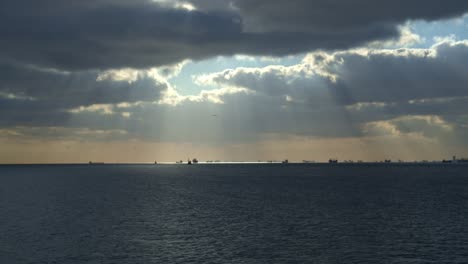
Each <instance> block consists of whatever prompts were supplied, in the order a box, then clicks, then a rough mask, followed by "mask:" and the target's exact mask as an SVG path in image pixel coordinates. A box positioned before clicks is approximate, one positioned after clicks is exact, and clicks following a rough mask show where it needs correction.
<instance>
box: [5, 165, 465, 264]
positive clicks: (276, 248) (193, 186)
mask: <svg viewBox="0 0 468 264" xmlns="http://www.w3.org/2000/svg"><path fill="white" fill-rule="evenodd" d="M0 263H2V264H15V263H132V264H134V263H468V166H461V165H446V166H442V165H441V166H433V165H426V166H410V165H406V166H398V165H373V166H369V165H353V166H345V165H334V166H328V165H293V164H290V165H196V166H195V165H194V166H187V165H179V166H175V165H174V166H171V165H164V166H162V165H158V166H154V165H148V166H145V165H104V166H86V165H84V166H76V165H75V166H72V165H70V166H0Z"/></svg>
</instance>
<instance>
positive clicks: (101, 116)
mask: <svg viewBox="0 0 468 264" xmlns="http://www.w3.org/2000/svg"><path fill="white" fill-rule="evenodd" d="M208 2H209V1H208V0H206V1H204V0H200V1H155V3H154V6H153V5H150V6H147V5H146V4H147V3H146V1H137V2H135V3H136V4H135V3H130V2H125V1H124V2H122V3H120V2H119V3H118V5H122V6H119V7H121V8H122V9H117V10H126V8H129V7H130V6H132V8H129V9H128V10H131V12H129V13H128V14H127V13H126V12H124V13H123V14H120V13H115V14H120V16H122V19H123V20H122V21H125V23H128V24H127V25H126V27H127V29H126V30H127V31H126V32H127V33H126V34H122V33H123V31H118V32H120V33H118V34H117V35H112V34H114V32H116V31H112V30H108V29H104V30H103V31H102V32H100V31H99V30H101V29H99V28H98V27H96V29H93V30H96V32H91V31H92V30H91V29H90V30H89V31H90V34H91V35H90V36H95V37H96V36H98V35H100V34H101V35H102V34H103V33H105V34H108V35H106V37H107V38H108V39H113V41H114V42H111V43H107V42H106V41H107V40H108V39H100V40H99V43H100V45H103V46H106V45H109V46H108V49H105V50H106V51H109V50H114V51H115V50H117V51H119V52H114V53H112V54H111V55H112V56H110V55H109V54H104V53H103V54H97V53H96V54H95V53H94V52H95V50H92V49H89V50H87V51H86V52H83V53H82V54H81V55H78V53H77V55H76V59H74V60H72V59H70V58H69V59H68V60H66V59H64V58H60V57H51V58H48V59H47V60H45V59H44V60H43V61H42V60H40V59H38V58H40V57H41V56H42V55H44V54H52V55H54V56H59V55H58V54H59V53H60V52H59V51H58V50H56V51H54V52H49V53H47V52H44V51H43V50H40V49H39V50H35V49H33V48H31V49H28V52H29V53H28V55H27V56H26V55H24V56H23V54H22V55H21V56H19V55H17V54H16V53H15V51H14V50H12V51H11V52H4V53H2V54H4V55H2V54H0V56H4V57H8V56H16V57H15V59H16V61H18V63H16V64H8V63H6V64H1V65H0V66H1V67H2V68H1V69H2V74H3V76H4V77H5V76H7V77H8V78H3V79H4V83H3V84H2V85H0V104H1V106H0V107H1V110H2V118H1V120H0V121H1V122H0V123H1V125H2V126H1V127H0V139H1V140H2V143H4V144H3V145H2V146H5V147H4V148H3V150H2V151H0V152H1V153H2V154H0V155H3V156H2V160H9V161H10V162H14V161H15V162H16V161H20V160H21V158H20V156H21V155H26V153H27V150H28V148H30V149H31V153H35V154H31V155H29V156H28V155H26V157H28V158H27V160H31V161H35V160H40V161H44V162H45V161H48V162H53V161H60V162H71V161H74V160H75V161H78V160H79V161H87V160H89V159H90V158H91V157H92V158H93V159H96V160H104V161H109V162H111V161H119V162H122V161H125V160H127V161H151V160H153V159H158V160H169V161H175V160H178V159H186V158H187V156H191V157H193V156H197V157H200V158H203V159H213V160H215V159H224V160H228V159H230V160H258V159H264V160H265V159H277V160H280V159H284V158H289V159H291V160H294V159H295V160H302V159H310V160H326V159H328V158H329V157H339V158H343V159H344V158H346V159H371V158H378V159H384V158H390V157H391V158H392V159H398V158H401V159H415V158H423V157H424V158H425V159H436V158H443V157H445V156H447V155H448V156H450V155H451V154H454V153H455V154H460V155H461V154H463V153H465V154H468V153H466V149H468V148H466V146H468V142H466V138H468V137H466V136H467V135H468V132H467V126H468V121H467V120H468V109H467V108H466V105H467V103H468V101H467V98H468V92H467V90H466V83H467V82H468V80H467V79H466V77H465V75H466V74H465V72H466V70H468V68H467V64H466V61H467V58H468V42H467V41H466V40H465V39H467V38H468V34H467V33H466V32H465V31H466V30H464V29H466V25H467V23H466V16H465V17H460V16H459V13H460V12H459V11H453V10H455V9H453V10H452V9H450V8H448V9H447V10H449V11H448V14H440V16H439V15H437V16H436V17H435V18H434V17H431V14H429V15H427V17H426V18H424V17H423V18H421V17H417V16H416V17H415V18H414V19H410V18H408V19H406V20H401V21H400V20H398V21H400V22H398V23H396V22H395V23H392V24H390V25H386V27H382V28H381V30H382V31H381V35H379V34H376V33H375V32H374V31H373V30H374V29H373V28H369V27H367V26H363V25H360V24H354V22H353V23H351V24H347V23H344V22H346V21H338V20H337V21H336V23H334V24H329V25H325V24H323V23H325V22H324V21H322V20H320V18H311V17H309V16H305V15H304V14H303V13H302V11H301V10H295V11H294V10H292V11H294V12H297V16H296V17H292V18H290V19H287V20H284V21H281V20H278V21H270V20H269V19H270V15H274V14H276V15H278V16H280V17H281V16H282V14H279V13H277V11H278V10H273V9H272V10H269V12H271V13H263V12H264V11H262V10H254V9H253V8H252V6H251V2H247V1H244V0H235V1H233V2H232V3H233V4H232V5H231V6H223V5H222V3H221V2H218V4H208ZM102 4H103V5H106V3H105V2H103V3H102ZM301 4H304V5H309V4H312V5H313V3H312V2H310V3H309V2H307V3H306V2H304V3H301ZM128 5H130V6H128ZM133 5H134V6H133ZM282 5H283V3H279V2H278V3H277V5H276V6H275V5H273V6H272V8H273V7H278V6H282ZM160 6H161V7H162V8H160ZM142 7H145V8H142ZM249 7H250V8H251V9H249ZM77 8H81V9H82V10H84V11H83V12H90V14H93V12H96V10H98V9H96V8H98V6H94V7H92V8H90V7H89V6H87V5H86V4H79V5H78V6H77ZM140 8H141V9H142V10H144V11H140ZM337 8H339V7H337ZM64 9H65V11H67V8H64ZM81 9H80V10H81ZM450 10H451V11H450ZM65 11H64V12H65ZM292 11H291V12H292ZM361 11H362V10H361ZM361 11H359V12H361ZM107 12H110V13H112V12H118V11H116V10H114V9H112V7H109V9H108V10H107ZM132 12H135V13H132ZM255 12H258V13H255ZM337 12H342V10H341V9H340V10H338V11H337ZM99 14H100V15H105V14H106V13H102V14H101V13H99ZM148 14H151V15H148ZM155 14H157V15H155ZM146 15H148V16H146ZM364 15H365V14H364ZM127 16H128V17H127ZM452 16H454V18H453V19H446V17H452ZM90 17H91V18H92V17H93V16H90ZM136 17H138V18H139V19H137V20H135V19H134V18H136ZM157 17H159V18H160V20H157V19H156V18H157ZM91 18H90V19H91ZM364 18H365V19H369V20H373V19H375V17H373V16H368V17H367V16H364ZM364 18H363V19H364ZM441 18H444V20H441ZM153 19H156V20H153ZM314 19H317V20H314ZM343 19H346V17H344V18H343ZM425 20H428V21H431V22H427V21H425ZM132 21H140V23H141V24H132V23H133V22H132ZM171 21H172V22H171ZM169 22H171V23H172V24H171V23H169ZM253 22H255V23H257V25H258V26H257V27H256V28H255V29H254V28H251V30H248V29H246V28H245V27H246V26H248V25H252V23H253ZM115 23H117V22H115ZM309 23H313V24H314V25H315V26H316V27H315V28H313V27H306V25H308V24H309ZM386 23H387V22H386ZM110 24H112V23H110ZM166 24H171V27H167V25H166ZM317 25H321V26H323V28H328V29H327V30H328V31H330V30H332V31H333V30H336V32H339V34H338V33H336V34H335V36H330V35H327V34H326V33H324V32H327V31H324V30H323V28H318V26H317ZM376 25H380V24H378V23H377V24H376ZM83 26H86V25H83ZM329 27H331V28H329ZM335 27H336V28H335ZM376 27H377V28H378V26H376ZM120 28H124V27H120ZM291 28H293V29H294V30H292V29H291ZM389 28H394V29H395V30H388V29H389ZM161 29H163V30H161ZM461 29H463V30H461ZM21 30H25V29H21ZM37 30H40V28H38V29H37ZM49 30H55V28H49ZM71 30H72V31H73V30H74V29H73V28H72V29H71ZM158 30H159V31H158ZM298 30H300V31H301V32H299V33H301V34H298V32H297V31H298ZM47 32H48V31H46V32H45V33H44V34H46V33H47ZM246 32H247V33H246ZM330 32H331V31H330ZM343 32H344V33H343ZM346 32H354V33H355V34H354V33H353V34H352V36H347V35H346ZM356 32H357V33H356ZM95 33H96V35H93V34H95ZM98 33H99V34H98ZM149 33H151V34H149ZM18 34H19V33H18ZM25 34H27V32H26V33H25ZM158 34H159V35H158ZM276 34H277V35H276ZM282 34H283V35H282ZM340 34H343V35H340ZM359 34H362V35H360V36H359V37H360V38H361V39H354V38H355V37H357V35H359ZM366 34H367V35H366ZM127 35H128V36H130V37H131V38H130V39H129V40H126V39H125V37H126V36H127ZM153 35H158V36H159V38H158V39H152V36H153ZM338 35H340V36H338ZM28 36H29V35H28ZM44 36H46V35H44ZM278 36H281V37H278ZM316 36H320V39H326V41H325V42H323V43H322V42H320V41H317V40H315V41H314V38H316ZM43 39H44V41H46V40H47V41H53V39H51V40H49V39H48V38H47V37H44V38H43ZM90 39H92V38H90ZM7 40H8V41H13V40H14V39H13V40H11V39H7ZM194 40H196V43H197V44H196V45H195V44H193V43H195V42H193V43H192V41H194ZM31 41H32V40H31ZM51 43H52V42H51ZM299 43H307V45H300V44H299ZM82 44H83V45H84V46H86V45H85V44H86V42H83V43H82ZM114 44H118V45H117V46H115V45H114ZM54 45H55V44H54ZM56 45H57V46H61V47H64V49H65V48H69V47H71V45H70V44H69V43H68V44H67V43H65V44H64V43H58V44H56ZM119 45H120V46H119ZM328 45H331V46H330V48H328ZM49 46H50V45H49ZM306 46H307V47H306ZM11 47H12V46H11V45H10V46H8V47H4V48H5V49H11ZM135 47H137V48H135ZM256 47H262V48H261V49H259V48H256ZM263 48H264V49H263ZM77 51H78V50H77ZM65 53H66V54H71V53H70V52H68V53H67V52H65ZM5 54H6V55H5ZM38 54H40V55H41V56H38ZM73 54H74V53H73ZM89 54H94V57H89V58H85V56H87V55H89ZM28 56H29V58H30V59H28V58H27V57H28ZM43 57H46V56H45V55H44V56H43ZM104 57H105V58H108V59H106V60H102V59H101V58H104ZM150 57H151V59H148V58H150ZM23 60H25V61H27V63H28V64H27V66H24V65H23V62H22V61H23ZM5 61H11V58H9V59H8V60H5ZM90 61H92V63H90ZM44 139H45V141H44ZM42 141H44V142H45V143H42ZM25 142H27V143H25ZM80 144H81V145H83V146H88V144H94V145H95V146H99V147H96V148H92V147H90V146H88V147H89V149H90V150H92V151H87V150H86V148H84V147H80ZM145 144H146V147H145ZM48 145H49V146H53V147H49V148H48V147H47V146H48ZM126 149H128V150H131V151H126ZM133 149H135V151H133ZM431 149H432V150H437V151H429V150H431ZM138 150H141V151H140V153H136V152H138ZM15 153H16V154H15ZM46 153H49V154H47V155H46ZM83 153H86V154H83ZM431 153H432V154H431ZM83 157H89V158H84V160H83ZM99 157H101V158H99ZM0 162H2V161H1V160H0Z"/></svg>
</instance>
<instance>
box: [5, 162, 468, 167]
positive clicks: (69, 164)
mask: <svg viewBox="0 0 468 264" xmlns="http://www.w3.org/2000/svg"><path fill="white" fill-rule="evenodd" d="M186 165H187V164H186V163H183V164H180V163H179V164H177V163H175V162H174V163H169V162H161V163H158V164H154V163H149V162H148V163H144V162H140V163H93V164H89V163H88V162H86V163H4V164H2V163H0V166H86V167H102V166H152V167H158V166H186ZM217 165H270V166H284V167H287V166H291V165H293V166H297V165H301V166H311V167H313V166H329V167H340V166H366V165H367V166H388V167H391V166H414V165H417V166H468V162H453V163H447V162H339V163H329V162H309V163H306V162H289V163H287V164H283V163H281V162H212V163H211V162H208V163H207V162H200V163H199V164H196V165H193V166H194V167H196V166H217Z"/></svg>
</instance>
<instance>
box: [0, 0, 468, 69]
mask: <svg viewBox="0 0 468 264" xmlns="http://www.w3.org/2000/svg"><path fill="white" fill-rule="evenodd" d="M188 7H190V8H188ZM467 10H468V3H465V1H457V0H448V1H445V2H444V4H443V5H440V1H435V0H430V1H428V0H413V1H410V2H408V1H405V2H403V1H402V0H399V1H396V2H395V1H370V0H362V1H359V4H357V3H356V2H350V1H333V2H330V1H324V0H314V1H309V0H307V1H306V0H296V1H293V2H290V1H282V0H273V1H272V0H268V1H267V0H248V1H247V0H233V1H227V0H226V1H206V0H199V1H195V0H193V1H156V2H155V1H146V0H133V1H128V0H117V1H110V0H95V1H88V0H86V1H73V3H71V2H63V1H59V0H46V1H41V3H38V2H37V1H33V0H6V1H2V2H1V3H0V35H1V38H2V41H1V42H0V59H1V60H2V61H6V62H20V63H25V64H33V65H38V66H40V67H49V68H57V69H63V70H91V69H92V70H94V69H101V70H102V69H118V68H149V67H154V66H161V65H167V64H173V63H177V62H180V61H184V60H187V59H192V60H200V59H204V58H208V57H213V56H218V55H235V54H248V55H265V56H282V55H287V54H294V53H300V52H307V51H311V50H316V49H346V48H349V47H353V46H356V45H361V44H363V43H367V42H369V41H376V40H385V39H388V38H392V37H398V35H399V30H398V26H399V25H401V24H403V23H405V22H406V21H407V20H415V19H425V20H438V19H442V18H446V17H453V16H459V15H461V14H463V13H465V12H466V11H467Z"/></svg>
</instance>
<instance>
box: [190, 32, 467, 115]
mask: <svg viewBox="0 0 468 264" xmlns="http://www.w3.org/2000/svg"><path fill="white" fill-rule="evenodd" d="M467 59H468V41H459V42H456V41H444V42H441V43H438V44H436V45H434V46H433V47H431V48H429V49H409V48H402V49H365V48H363V49H355V50H349V51H340V52H334V53H325V52H314V53H311V54H309V55H308V56H306V57H305V59H304V61H303V62H302V63H301V64H297V65H293V66H280V65H279V66H268V67H264V68H236V69H230V70H225V71H223V72H217V73H212V74H207V75H202V76H199V77H197V78H196V82H197V83H198V84H201V85H220V86H228V87H243V88H247V89H250V90H253V91H256V92H261V93H264V94H267V95H271V96H289V97H290V98H291V101H294V100H296V102H300V101H302V102H304V103H307V104H310V105H311V106H312V107H313V106H317V105H323V104H324V103H328V104H339V105H353V104H357V103H373V102H387V103H388V102H401V103H403V102H408V101H410V100H418V99H431V98H440V97H462V96H468V90H467V89H466V83H468V76H467V75H466V74H465V73H466V72H468V64H466V60H467Z"/></svg>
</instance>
